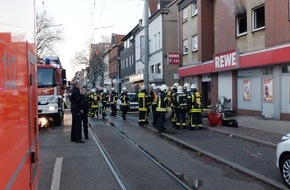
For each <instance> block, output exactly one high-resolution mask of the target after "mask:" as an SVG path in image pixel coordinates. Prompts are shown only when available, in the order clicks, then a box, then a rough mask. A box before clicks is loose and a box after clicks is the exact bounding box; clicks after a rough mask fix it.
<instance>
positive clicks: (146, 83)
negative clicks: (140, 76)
mask: <svg viewBox="0 0 290 190" xmlns="http://www.w3.org/2000/svg"><path fill="white" fill-rule="evenodd" d="M144 10H145V13H144V29H145V51H144V58H145V59H144V86H145V88H146V90H147V91H148V89H149V73H148V70H149V24H148V23H149V12H148V11H149V5H148V0H145V4H144Z"/></svg>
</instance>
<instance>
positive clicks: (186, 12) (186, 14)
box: [182, 7, 188, 22]
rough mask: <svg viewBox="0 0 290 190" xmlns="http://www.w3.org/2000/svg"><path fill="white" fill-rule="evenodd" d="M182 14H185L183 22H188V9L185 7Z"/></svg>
mask: <svg viewBox="0 0 290 190" xmlns="http://www.w3.org/2000/svg"><path fill="white" fill-rule="evenodd" d="M182 14H183V22H186V21H187V20H188V11H187V7H185V8H184V9H183V10H182Z"/></svg>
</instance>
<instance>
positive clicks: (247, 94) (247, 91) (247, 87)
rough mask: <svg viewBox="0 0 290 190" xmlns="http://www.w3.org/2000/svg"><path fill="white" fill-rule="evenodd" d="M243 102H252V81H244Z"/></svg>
mask: <svg viewBox="0 0 290 190" xmlns="http://www.w3.org/2000/svg"><path fill="white" fill-rule="evenodd" d="M243 100H244V101H250V100H251V81H250V80H243Z"/></svg>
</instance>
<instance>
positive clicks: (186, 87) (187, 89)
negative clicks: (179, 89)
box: [183, 83, 190, 91]
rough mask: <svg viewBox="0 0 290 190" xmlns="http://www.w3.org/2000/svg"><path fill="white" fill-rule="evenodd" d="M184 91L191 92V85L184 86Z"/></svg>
mask: <svg viewBox="0 0 290 190" xmlns="http://www.w3.org/2000/svg"><path fill="white" fill-rule="evenodd" d="M183 88H184V90H186V91H189V90H190V84H189V83H185V84H184V85H183Z"/></svg>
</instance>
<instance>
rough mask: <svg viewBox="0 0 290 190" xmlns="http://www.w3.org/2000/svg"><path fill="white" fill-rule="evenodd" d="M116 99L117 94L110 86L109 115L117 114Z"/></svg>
mask: <svg viewBox="0 0 290 190" xmlns="http://www.w3.org/2000/svg"><path fill="white" fill-rule="evenodd" d="M117 100H118V94H117V92H116V91H115V89H114V88H112V93H111V111H112V112H111V116H117Z"/></svg>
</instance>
